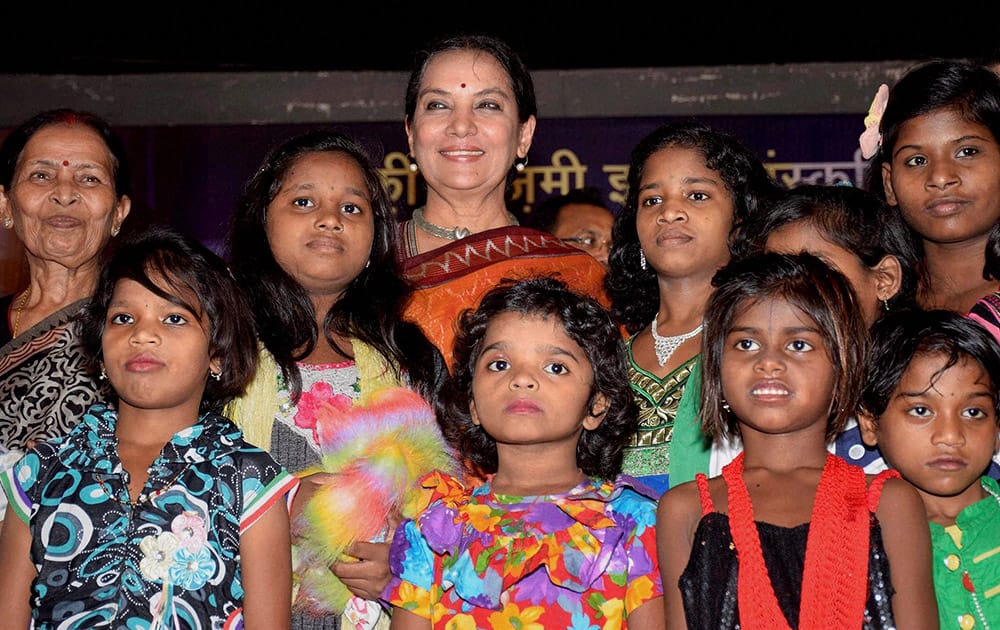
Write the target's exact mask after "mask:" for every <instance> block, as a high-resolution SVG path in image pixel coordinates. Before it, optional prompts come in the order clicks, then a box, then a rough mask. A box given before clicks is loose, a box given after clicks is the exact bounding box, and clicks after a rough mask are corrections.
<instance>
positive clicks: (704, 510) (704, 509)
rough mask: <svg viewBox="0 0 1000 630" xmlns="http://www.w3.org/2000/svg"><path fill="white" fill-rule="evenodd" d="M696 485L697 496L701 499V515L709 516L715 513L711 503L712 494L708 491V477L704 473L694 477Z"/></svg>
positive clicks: (713, 505)
mask: <svg viewBox="0 0 1000 630" xmlns="http://www.w3.org/2000/svg"><path fill="white" fill-rule="evenodd" d="M694 480H695V482H697V484H698V496H699V497H700V498H701V515H702V516H705V515H706V514H711V513H712V512H714V511H715V504H714V503H712V494H711V493H710V492H709V491H708V477H707V476H706V475H705V473H698V474H697V475H695V476H694Z"/></svg>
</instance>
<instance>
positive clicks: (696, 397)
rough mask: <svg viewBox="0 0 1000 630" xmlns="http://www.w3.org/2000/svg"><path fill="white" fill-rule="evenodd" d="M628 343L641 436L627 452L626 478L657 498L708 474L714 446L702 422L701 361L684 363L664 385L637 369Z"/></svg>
mask: <svg viewBox="0 0 1000 630" xmlns="http://www.w3.org/2000/svg"><path fill="white" fill-rule="evenodd" d="M634 340H635V335H633V336H631V337H629V339H628V340H627V342H626V350H627V355H628V370H629V383H630V385H631V387H632V393H633V395H634V396H635V401H636V403H637V404H638V406H639V430H638V431H637V432H636V434H635V435H634V436H633V437H632V440H631V441H630V442H629V444H628V446H627V447H626V448H625V461H624V464H623V465H622V472H624V473H625V474H627V475H632V476H633V477H636V478H638V479H640V480H641V481H643V482H645V483H646V484H647V485H649V486H651V487H652V488H653V489H654V490H656V491H657V492H658V493H659V494H662V493H663V492H665V491H666V490H667V488H668V487H669V486H670V485H677V484H680V483H683V482H685V481H691V480H693V479H694V476H695V475H696V474H697V473H699V472H703V473H707V472H708V465H709V454H710V450H711V449H710V447H711V442H710V441H709V440H708V439H707V438H706V437H705V436H703V435H702V433H701V426H700V424H699V422H698V411H699V408H700V398H701V355H696V356H694V357H692V358H691V359H690V360H688V361H685V362H684V363H683V364H682V365H680V366H679V367H678V368H677V369H676V370H674V371H672V372H671V373H670V374H667V375H666V376H665V377H663V378H662V379H661V378H659V377H657V376H656V375H655V374H651V373H650V372H647V371H646V370H644V369H642V368H641V367H639V366H638V365H637V364H636V362H635V358H634V357H633V356H632V342H633V341H634Z"/></svg>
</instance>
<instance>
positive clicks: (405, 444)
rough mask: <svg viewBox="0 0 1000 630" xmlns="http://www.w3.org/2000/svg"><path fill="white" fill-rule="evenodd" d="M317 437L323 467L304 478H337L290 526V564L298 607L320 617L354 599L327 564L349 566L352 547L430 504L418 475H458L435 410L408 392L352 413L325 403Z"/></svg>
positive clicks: (375, 396)
mask: <svg viewBox="0 0 1000 630" xmlns="http://www.w3.org/2000/svg"><path fill="white" fill-rule="evenodd" d="M359 402H361V401H359ZM316 435H317V437H318V440H319V443H320V448H321V449H322V452H323V456H322V460H321V464H320V466H319V467H318V468H314V469H311V470H307V471H305V472H304V473H302V474H308V473H313V472H317V471H323V472H328V473H334V474H336V475H337V476H336V478H335V480H333V481H331V482H329V483H326V484H324V485H323V486H322V487H321V488H320V489H319V490H317V491H316V493H315V494H314V495H313V497H312V499H310V501H309V502H308V503H307V504H306V506H305V508H304V510H303V512H302V516H301V517H300V518H299V519H297V520H296V522H295V523H293V524H292V527H293V530H294V531H296V532H297V533H298V541H297V544H296V546H295V548H294V549H293V557H292V562H293V573H294V574H295V575H296V578H297V583H296V586H297V594H296V598H295V602H294V607H295V609H296V610H298V611H302V612H306V613H308V614H310V615H314V616H322V615H327V614H331V613H340V612H342V611H343V610H344V606H345V605H346V604H347V601H348V599H349V598H350V597H351V593H350V591H349V590H348V589H347V587H346V586H344V584H343V583H342V582H341V581H340V580H339V579H337V578H336V577H335V576H334V575H333V573H332V572H331V571H330V569H329V567H330V565H332V564H333V563H334V562H336V561H338V560H345V559H348V560H349V559H350V558H349V557H347V556H346V554H345V551H346V549H347V548H348V547H349V546H350V545H351V544H353V543H354V542H356V541H359V540H364V541H371V540H378V539H380V538H381V537H384V536H385V535H386V533H387V530H388V529H389V527H390V517H391V516H392V515H395V516H396V517H397V518H396V519H392V520H393V524H394V522H395V520H398V517H399V516H402V517H404V518H410V517H414V516H416V515H417V513H418V512H419V511H420V510H421V509H423V508H424V507H425V506H426V503H427V500H428V498H429V494H428V493H427V491H426V490H425V489H423V488H422V487H421V486H420V484H419V483H418V481H419V479H420V478H421V477H423V476H424V475H425V474H427V473H429V472H431V471H433V470H435V469H436V470H441V471H444V472H448V473H450V474H456V473H457V470H458V466H457V465H456V463H455V460H454V457H453V456H452V451H451V449H450V447H449V446H448V445H447V444H446V442H445V440H444V438H443V437H442V436H441V432H440V430H439V429H438V425H437V421H436V420H435V418H434V412H433V410H432V409H431V408H430V406H429V405H428V404H427V402H426V401H424V399H423V398H422V397H421V396H420V395H419V394H417V393H416V392H413V391H411V390H409V389H406V388H403V387H386V388H383V389H379V390H377V391H375V392H372V394H371V395H370V396H368V398H367V400H365V401H363V402H362V404H360V405H356V406H353V407H351V408H349V409H342V408H337V407H335V406H334V405H326V406H325V407H323V408H321V409H319V410H318V412H317V414H316Z"/></svg>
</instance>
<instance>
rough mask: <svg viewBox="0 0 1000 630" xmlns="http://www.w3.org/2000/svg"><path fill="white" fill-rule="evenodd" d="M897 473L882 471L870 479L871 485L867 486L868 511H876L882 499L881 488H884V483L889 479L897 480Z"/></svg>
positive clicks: (894, 471)
mask: <svg viewBox="0 0 1000 630" xmlns="http://www.w3.org/2000/svg"><path fill="white" fill-rule="evenodd" d="M898 477H899V471H896V470H883V471H882V472H880V473H879V474H878V475H876V476H875V478H874V479H872V482H871V484H870V485H869V486H868V511H869V512H872V513H874V512H876V511H877V510H878V502H879V499H881V498H882V487H883V486H885V482H886V481H888V480H889V479H893V478H898Z"/></svg>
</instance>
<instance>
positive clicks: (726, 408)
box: [722, 398, 730, 413]
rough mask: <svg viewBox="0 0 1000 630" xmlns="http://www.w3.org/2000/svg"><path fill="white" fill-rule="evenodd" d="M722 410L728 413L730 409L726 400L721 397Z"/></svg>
mask: <svg viewBox="0 0 1000 630" xmlns="http://www.w3.org/2000/svg"><path fill="white" fill-rule="evenodd" d="M722 410H723V411H725V412H726V413H729V411H730V409H729V403H728V402H726V399H725V398H723V399H722Z"/></svg>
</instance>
